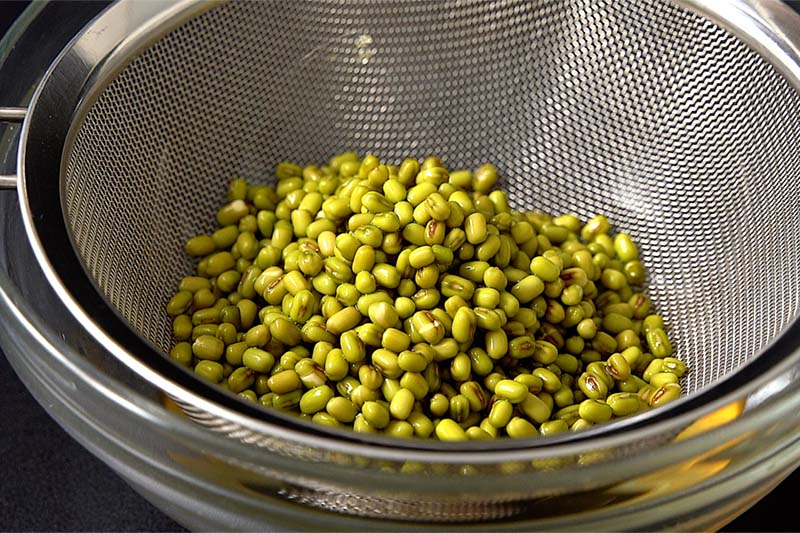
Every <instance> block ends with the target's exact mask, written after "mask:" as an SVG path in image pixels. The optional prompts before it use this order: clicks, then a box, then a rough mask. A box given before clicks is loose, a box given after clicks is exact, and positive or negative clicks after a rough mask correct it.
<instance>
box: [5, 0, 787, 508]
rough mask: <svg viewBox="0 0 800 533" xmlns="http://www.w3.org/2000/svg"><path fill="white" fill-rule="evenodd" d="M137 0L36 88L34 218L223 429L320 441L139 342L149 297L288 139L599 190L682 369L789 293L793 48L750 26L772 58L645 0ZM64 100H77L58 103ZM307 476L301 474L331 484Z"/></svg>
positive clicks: (710, 369) (174, 388)
mask: <svg viewBox="0 0 800 533" xmlns="http://www.w3.org/2000/svg"><path fill="white" fill-rule="evenodd" d="M696 4H697V5H699V4H700V3H699V2H696ZM138 5H142V6H150V4H141V3H138V4H137V3H134V2H130V3H121V4H119V5H117V6H115V7H114V8H112V10H111V11H109V12H108V13H107V14H106V16H107V18H105V19H101V23H100V24H98V25H97V26H96V28H93V29H90V31H89V32H87V33H85V34H84V35H83V36H82V37H81V38H80V39H79V40H78V41H76V42H75V43H74V46H73V47H71V48H70V49H68V50H67V52H65V55H64V56H63V57H62V58H61V61H60V62H58V64H57V65H55V66H54V70H53V71H51V73H50V76H49V78H48V80H47V81H46V83H45V84H44V85H43V86H42V88H41V89H40V91H39V93H38V98H36V102H35V104H34V107H33V108H32V109H31V119H30V120H29V121H28V122H26V126H25V132H24V138H25V140H26V142H25V144H24V146H23V149H22V151H21V154H20V161H21V162H24V164H23V165H21V166H20V168H21V170H22V171H24V173H25V175H24V178H23V179H24V183H23V185H24V186H23V190H22V194H23V199H24V200H25V201H26V202H27V207H28V211H25V217H26V224H27V225H28V228H29V229H30V235H31V236H32V241H33V244H34V249H35V251H36V253H37V255H38V257H39V259H40V260H42V263H43V265H44V267H45V270H46V271H47V273H48V278H49V279H50V280H51V282H53V283H54V284H55V288H56V290H57V292H58V293H59V296H60V297H61V298H62V300H64V301H65V303H66V305H67V306H68V308H69V309H70V311H72V312H73V313H75V314H76V315H77V316H78V317H80V319H81V321H82V323H83V324H84V325H85V327H86V328H87V329H88V330H89V331H90V332H92V334H94V335H95V336H97V337H98V338H99V339H101V341H102V342H103V344H104V345H105V346H106V347H107V348H108V349H110V350H111V351H113V352H114V353H115V355H117V356H118V357H119V358H120V359H121V360H122V361H124V362H125V363H126V364H127V365H129V366H130V367H131V368H133V369H134V370H135V371H136V372H138V373H140V374H141V375H142V376H144V377H145V378H146V379H147V380H148V381H151V382H152V383H154V384H155V385H157V386H158V387H159V388H161V389H162V390H165V391H167V392H168V393H169V394H171V395H172V396H173V397H176V398H179V399H181V400H182V401H183V402H184V403H185V404H186V405H187V406H192V407H191V409H189V410H190V411H194V412H195V413H196V414H197V418H198V419H201V418H202V419H205V420H207V421H210V423H209V425H212V426H214V427H215V429H217V430H219V431H224V432H226V433H227V434H229V435H230V436H232V437H235V438H241V439H251V441H252V442H254V443H255V442H257V443H259V444H265V443H266V445H267V446H268V448H269V449H270V451H273V452H277V453H285V454H286V455H287V456H290V457H306V458H313V459H314V460H318V461H324V460H325V457H327V455H326V453H328V452H326V451H325V450H324V448H323V449H316V450H312V451H309V450H307V449H306V448H304V445H305V444H306V443H303V444H297V442H301V441H302V440H303V438H304V437H303V436H302V435H301V434H302V433H303V431H304V429H303V428H302V427H299V426H298V427H295V428H290V429H286V428H279V429H278V428H276V427H275V426H274V425H270V423H277V422H276V421H275V420H270V421H269V422H270V423H262V424H260V425H259V424H257V423H254V422H253V421H252V420H250V419H249V418H248V417H247V416H245V415H243V414H242V412H244V411H243V410H244V409H245V407H242V411H238V412H237V411H230V410H228V409H226V408H222V407H220V403H219V402H216V401H213V400H212V399H208V398H205V397H203V395H199V394H197V393H196V391H197V390H198V389H194V388H193V387H192V386H191V382H190V381H188V380H184V381H182V382H180V383H178V382H177V380H178V379H182V378H181V377H180V376H178V375H177V374H175V370H174V369H172V373H170V372H169V369H168V368H166V366H165V365H166V363H164V364H163V365H162V366H161V367H159V366H157V363H156V360H155V359H152V358H151V359H147V360H146V361H145V360H144V359H142V358H141V357H140V356H141V355H142V354H149V353H151V352H152V353H155V354H157V353H158V350H159V349H160V350H166V348H167V346H168V343H169V322H168V321H167V320H166V319H165V317H164V316H163V315H162V314H161V313H160V312H159V311H158V310H160V309H162V308H163V305H164V303H165V302H166V300H167V298H168V297H169V292H170V291H171V290H173V288H174V285H175V283H176V282H177V280H178V279H179V278H180V276H181V275H183V274H186V273H188V272H189V271H190V268H191V262H190V261H189V260H188V259H187V258H185V257H183V254H182V250H181V245H182V243H183V242H184V241H185V239H186V238H188V237H189V236H191V235H193V234H195V233H196V232H199V231H208V230H209V229H210V227H209V226H207V225H204V224H205V221H209V220H212V218H213V216H212V215H213V212H214V209H215V206H216V205H217V204H218V202H219V199H220V198H222V195H223V191H224V189H225V185H226V182H227V180H228V179H230V178H232V177H234V176H244V177H247V178H249V179H251V180H253V181H256V182H265V181H268V180H269V174H270V172H271V169H272V168H273V167H274V165H275V163H277V162H278V161H279V160H281V159H283V158H286V157H289V158H295V159H297V160H299V161H300V162H316V161H320V160H323V159H324V158H326V157H328V156H330V155H331V154H333V153H334V152H336V151H340V150H343V149H356V150H359V151H362V152H366V151H370V152H375V153H377V154H378V155H380V156H381V157H384V158H387V159H389V160H395V159H397V158H399V157H401V156H404V155H406V154H408V153H409V152H411V153H415V154H417V155H419V156H420V157H423V156H424V155H426V154H428V153H437V154H440V155H442V156H443V157H444V158H445V160H446V161H447V162H448V163H450V164H451V165H453V166H475V165H477V164H479V163H481V162H483V161H485V160H491V161H493V162H495V163H496V164H497V165H498V166H499V168H500V169H501V172H502V174H503V176H504V179H505V185H506V187H507V188H508V189H509V190H510V191H511V193H512V194H511V197H512V200H513V202H514V203H515V204H516V206H517V207H523V208H540V209H546V210H550V211H571V212H575V213H577V214H579V215H581V216H583V217H586V216H589V215H591V214H593V213H595V212H599V211H602V212H606V213H608V214H609V216H610V218H611V219H612V220H613V221H614V222H615V223H616V224H617V225H618V227H620V228H622V229H624V230H627V231H629V232H631V233H632V234H633V235H634V237H635V238H636V239H637V241H638V242H640V243H641V244H642V249H643V255H644V257H645V261H646V263H647V265H648V266H649V268H650V270H651V280H650V287H651V294H652V296H653V297H654V299H655V301H656V303H657V304H658V306H659V307H660V309H661V310H662V311H663V313H664V314H665V316H666V318H667V320H668V322H669V323H670V324H671V325H672V327H673V330H672V333H673V336H674V338H675V344H676V346H677V347H678V350H679V353H680V355H681V356H682V357H683V358H684V359H686V360H688V362H689V363H690V366H691V368H692V373H691V374H690V376H689V377H688V378H687V380H686V382H685V386H686V387H687V389H688V390H689V391H703V390H708V387H707V385H709V384H711V383H714V382H719V381H720V380H721V378H724V377H729V376H731V375H733V374H734V372H735V371H736V370H737V369H739V368H741V367H742V365H743V364H744V363H745V362H747V361H750V360H753V359H754V356H755V355H757V354H759V353H760V352H761V350H762V349H763V348H764V347H765V346H767V345H768V344H769V343H770V342H773V341H774V340H775V339H776V338H777V336H778V334H780V333H781V332H783V331H784V330H785V329H786V328H787V327H788V326H789V324H791V323H792V321H793V320H794V319H795V318H796V315H797V312H798V301H799V300H800V278H798V273H797V269H796V267H797V265H798V264H800V248H799V247H800V245H799V244H798V243H800V239H798V237H800V224H798V222H800V213H799V212H798V209H797V198H798V194H799V193H800V191H799V190H798V187H799V186H800V180H798V179H797V177H798V174H799V173H800V154H798V153H797V151H796V150H794V139H796V138H797V135H798V134H800V118H798V117H800V114H799V113H798V110H800V98H799V97H798V95H797V92H796V91H795V90H794V89H793V88H792V85H791V82H790V81H791V80H792V78H791V76H792V72H793V71H792V69H791V61H790V60H791V56H789V55H786V54H784V55H783V56H778V55H776V54H777V52H776V51H775V49H774V48H773V47H770V46H768V43H767V44H765V45H764V46H763V48H756V49H757V50H758V51H759V52H761V53H764V54H767V55H769V57H770V59H771V61H773V63H774V64H775V65H778V66H779V69H780V70H776V67H774V66H773V65H771V64H770V63H769V62H768V61H767V60H765V59H764V58H763V57H762V56H760V55H759V54H758V53H757V52H756V51H754V50H753V49H751V48H750V47H748V46H747V44H745V42H746V41H747V39H744V40H742V39H740V38H739V37H737V36H735V35H732V34H730V33H727V32H726V31H725V30H723V29H721V28H720V27H718V26H716V25H714V24H713V23H711V22H709V20H707V19H704V18H701V17H699V16H697V15H695V14H692V13H691V12H689V11H686V10H684V9H682V8H680V7H678V6H675V5H673V4H669V3H666V2H658V1H652V2H611V1H607V2H593V1H588V0H574V1H564V2H531V3H527V4H519V3H515V2H498V3H495V4H491V5H489V4H485V3H482V2H477V1H475V2H452V3H431V4H418V3H403V2H394V1H382V2H377V3H373V4H369V5H362V4H360V3H359V4H355V3H346V2H345V3H335V4H334V3H329V2H320V3H302V4H298V5H291V6H287V5H285V4H282V3H281V5H280V7H281V8H280V9H277V8H276V5H277V4H270V3H266V2H265V3H231V4H225V5H221V6H212V5H199V4H177V5H175V6H172V5H170V7H168V8H165V7H164V6H163V5H155V4H153V5H152V10H150V11H148V9H149V8H143V9H145V11H146V12H144V13H142V12H140V11H137V9H135V7H136V6H138ZM731 5H732V4H731ZM121 6H122V7H124V9H123V8H122V7H121ZM712 8H713V6H705V8H704V9H707V10H710V9H712ZM136 13H138V14H136ZM131 14H136V16H135V17H134V18H132V19H131V20H132V21H133V22H130V23H127V22H126V23H120V24H121V25H120V26H117V25H115V21H116V18H117V17H123V15H124V16H125V17H128V16H130V15H131ZM112 15H113V16H112ZM192 17H193V18H192ZM119 20H120V21H122V20H128V19H124V18H120V19H119ZM734 22H735V21H734ZM173 27H174V29H172V28H173ZM729 27H732V28H733V27H735V24H734V23H731V24H730V25H729ZM760 27H763V28H767V30H765V31H767V33H766V34H767V35H770V36H771V38H774V35H773V34H771V33H769V31H768V29H769V26H767V25H766V24H762V25H761V26H760ZM310 28H311V29H314V30H316V31H311V30H310ZM95 30H96V31H95ZM100 30H103V31H100ZM169 30H172V31H169ZM164 32H168V33H164ZM156 36H158V37H159V38H158V39H157V38H156ZM784 64H786V65H788V66H787V67H786V69H785V70H784V69H783V68H781V67H780V66H781V65H784ZM56 74H58V75H56ZM781 74H784V75H785V76H787V77H783V76H782V75H781ZM63 76H66V79H65V78H64V77H63ZM787 79H788V80H790V81H787ZM65 109H66V110H73V109H77V110H78V112H77V114H76V115H75V116H76V119H75V121H74V122H73V121H72V113H71V112H70V113H62V114H61V115H58V114H56V116H53V114H52V112H53V111H55V110H65ZM45 117H47V118H45ZM309 132H314V135H313V136H312V135H309ZM44 141H47V143H45V142H44ZM48 143H49V144H48ZM62 155H63V159H62ZM34 184H35V187H34V186H33V185H34ZM62 209H63V211H62ZM62 217H63V218H62ZM64 218H65V219H66V224H67V227H63V219H64ZM47 232H52V233H47ZM71 241H72V242H74V244H75V245H76V248H77V251H78V256H77V257H74V258H73V257H72V255H74V252H73V251H72V249H71V247H70V243H71ZM83 268H85V269H86V272H88V274H89V277H90V280H86V278H85V276H84V271H83ZM95 287H98V288H99V291H100V295H99V296H98V294H97V293H95V292H94V288H95ZM775 295H780V297H776V296H775ZM104 301H105V302H109V303H110V306H109V307H104V306H103V302H104ZM109 309H110V310H111V311H114V312H118V313H119V314H120V315H121V316H122V317H123V319H124V320H125V321H126V322H122V323H120V322H119V321H116V319H115V318H114V316H113V314H112V313H111V312H109ZM126 323H127V324H130V326H131V327H132V329H133V330H134V331H135V332H136V334H138V335H139V336H141V337H142V338H144V339H145V341H144V342H142V341H141V340H137V336H136V335H132V334H130V332H127V333H126V330H125V324H126ZM120 324H121V325H120ZM151 345H152V346H155V348H156V350H155V351H154V350H152V349H151ZM764 364H767V363H764ZM758 372H759V373H760V372H766V370H765V369H764V368H763V367H762V368H761V369H760V370H758ZM720 394H722V393H720ZM683 405H684V410H686V409H689V408H690V407H686V406H692V405H693V404H691V402H689V403H687V402H684V404H683ZM694 405H695V406H696V405H697V404H694ZM700 408H702V407H700ZM278 422H279V421H278ZM243 428H244V429H243ZM553 442H556V441H553ZM328 443H330V441H328ZM332 446H333V445H332V444H331V447H330V448H328V451H330V450H331V449H332ZM517 446H521V445H517ZM531 446H534V444H531ZM342 447H344V444H342ZM376 448H378V447H376ZM488 451H489V450H487V452H488ZM483 457H485V458H488V457H491V456H490V455H487V454H484V455H483ZM487 460H488V459H487ZM304 490H311V489H304ZM318 492H319V494H317V495H316V496H315V497H314V498H311V497H308V494H307V493H306V492H303V493H302V494H301V493H297V494H295V497H296V498H298V499H302V500H303V501H304V502H306V503H307V504H313V502H317V503H316V505H319V506H323V507H326V508H327V507H330V506H332V505H333V503H331V502H334V503H335V502H337V501H338V502H339V503H341V498H343V497H345V496H344V495H342V494H341V493H337V492H336V491H333V492H331V489H330V487H328V486H325V487H322V488H320V489H319V490H318ZM323 493H325V494H323ZM287 497H289V498H291V497H292V496H291V494H290V495H288V496H287ZM337 498H338V500H337ZM346 498H347V499H348V501H350V502H351V503H352V502H355V503H358V502H357V501H356V500H358V499H359V498H362V499H363V498H366V496H364V495H358V494H348V495H346ZM410 498H411V499H410V500H409V501H411V502H413V501H414V495H411V496H410ZM517 498H518V499H519V501H523V500H524V498H523V496H520V495H518V496H517ZM306 500H307V501H306ZM498 503H499V502H498V501H492V502H488V503H487V505H489V504H491V505H490V507H487V508H486V510H485V514H484V516H496V514H493V513H497V509H498V508H497V507H492V506H493V505H495V504H498ZM370 505H371V504H370ZM370 505H367V506H366V507H363V506H359V505H352V508H353V509H356V508H358V509H364V508H368V509H369V508H372V507H370ZM397 508H398V509H401V510H402V511H401V513H400V514H402V513H404V512H405V510H406V509H407V508H409V507H406V506H403V505H400V506H398V507H397ZM410 508H413V505H412V506H411V507H410ZM419 508H420V509H427V507H425V506H420V507H419ZM457 510H458V509H456V510H452V509H451V510H448V512H447V513H441V514H438V515H437V514H436V512H433V513H432V514H433V515H435V516H434V518H430V517H429V516H427V515H426V516H425V517H420V518H424V519H435V520H450V519H456V518H457V517H458V516H460V515H459V513H458V512H457ZM461 510H462V511H463V509H461ZM375 512H380V510H377V511H375Z"/></svg>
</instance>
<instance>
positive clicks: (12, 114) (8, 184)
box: [0, 107, 28, 189]
mask: <svg viewBox="0 0 800 533" xmlns="http://www.w3.org/2000/svg"><path fill="white" fill-rule="evenodd" d="M27 112H28V110H27V109H26V108H24V107H0V121H2V122H22V121H23V120H25V115H26V114H27ZM16 186H17V176H16V175H13V174H12V175H0V189H14V188H16Z"/></svg>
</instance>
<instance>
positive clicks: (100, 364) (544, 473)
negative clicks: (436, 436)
mask: <svg viewBox="0 0 800 533" xmlns="http://www.w3.org/2000/svg"><path fill="white" fill-rule="evenodd" d="M101 8H102V5H100V4H92V3H87V4H75V5H74V8H73V9H71V10H70V14H69V16H63V8H61V9H59V8H58V5H57V4H48V3H36V4H34V5H32V6H31V8H29V9H28V11H27V12H26V13H25V14H24V15H23V17H22V18H21V19H20V20H19V21H18V22H17V23H16V25H15V27H14V28H13V29H12V31H11V32H9V34H7V35H6V37H5V38H4V40H3V41H2V43H0V61H1V62H2V63H1V64H0V80H4V81H3V92H2V94H3V98H4V101H3V102H2V103H3V104H4V105H25V104H26V103H27V101H28V99H29V97H30V95H31V94H32V91H33V89H34V88H35V86H36V83H37V81H38V80H39V79H40V77H41V75H42V74H43V73H44V71H45V70H46V68H47V66H48V65H49V63H50V62H51V61H52V59H53V58H54V57H55V56H56V55H57V54H58V52H59V51H60V50H61V48H62V47H63V46H64V45H65V44H66V42H67V41H68V40H69V38H70V37H71V35H73V34H74V33H75V32H77V31H78V30H79V29H80V28H81V27H82V26H83V25H84V24H85V23H86V22H87V21H88V20H89V19H90V18H91V17H93V16H94V15H95V14H96V13H97V12H98V11H99V10H100V9H101ZM56 21H57V22H58V24H54V22H56ZM53 27H57V28H58V29H57V31H53V32H48V39H46V40H44V41H39V40H38V36H39V35H41V32H42V29H43V28H53ZM33 43H36V46H32V44H33ZM22 50H24V51H26V52H27V53H25V54H22V53H21V51H22ZM1 131H2V135H1V136H0V139H2V143H0V154H1V155H2V157H1V158H0V160H2V161H3V164H4V165H5V168H4V170H5V171H6V172H8V171H13V167H14V159H15V149H16V146H15V144H14V142H13V141H14V139H15V137H16V133H17V128H16V127H13V126H6V127H4V128H3V129H2V130H1ZM0 345H1V346H2V349H3V350H4V352H5V354H6V356H7V357H8V359H9V361H10V362H11V364H12V366H13V367H14V369H15V371H16V372H17V374H18V375H19V376H20V378H21V379H22V380H23V382H24V383H25V384H26V386H27V387H28V388H29V390H30V391H31V393H32V394H33V395H34V396H35V397H36V399H37V400H38V401H39V403H41V404H42V406H44V407H45V409H46V410H47V411H48V413H49V414H50V415H51V416H52V417H53V418H54V419H56V420H57V421H58V423H59V424H61V426H62V427H64V428H65V429H66V430H67V431H68V432H69V433H70V435H72V436H73V437H74V438H75V439H76V440H78V441H79V442H80V443H81V444H82V445H83V446H85V447H86V448H87V449H88V450H89V451H91V452H92V453H93V454H94V455H96V456H97V457H99V458H100V459H101V460H102V461H104V462H105V463H106V464H107V465H109V466H110V467H111V468H112V469H113V470H115V471H116V472H117V473H118V474H119V475H121V476H122V477H123V478H124V479H125V480H126V481H127V482H128V483H129V484H130V485H131V486H132V487H133V488H134V489H136V490H137V491H138V492H139V493H141V494H142V495H143V496H144V497H145V498H147V499H148V500H149V501H151V502H152V503H153V504H155V505H156V506H157V507H159V508H160V509H161V510H163V511H164V512H165V513H166V514H168V515H170V516H171V517H172V518H174V519H175V520H177V521H178V522H180V523H181V524H183V525H184V526H186V527H187V528H190V529H201V530H264V529H270V530H272V529H310V530H321V529H325V530H334V529H336V530H356V529H358V530H362V529H375V530H397V529H430V528H435V529H437V530H446V529H478V530H489V529H492V530H512V529H513V530H518V529H525V530H532V529H548V530H560V529H573V530H574V529H581V530H623V529H624V530H651V529H690V530H699V529H718V528H720V527H721V526H723V525H724V524H725V523H727V522H729V521H730V520H732V519H733V518H735V517H736V516H737V515H738V514H740V513H742V512H743V511H744V510H746V509H747V508H749V507H750V506H751V505H753V504H754V503H755V502H756V501H758V499H759V498H761V497H762V496H763V495H764V494H766V493H767V492H768V491H769V490H770V489H772V488H773V487H774V486H775V485H777V484H778V483H779V482H780V481H781V480H782V479H784V478H785V477H786V476H787V475H788V474H789V473H790V472H791V471H792V470H793V469H794V468H795V467H796V466H797V465H798V463H799V462H800V432H799V431H798V428H799V427H800V417H798V416H797V415H796V413H797V412H798V409H799V408H800V383H799V382H798V368H800V366H798V361H800V349H798V342H797V338H791V337H788V336H786V335H784V336H783V337H782V338H781V344H780V346H779V350H778V352H779V353H780V356H781V361H780V362H779V363H777V364H775V365H774V366H773V367H772V368H771V369H770V370H769V372H767V373H765V374H762V375H753V376H748V377H749V378H751V379H750V380H749V382H748V384H747V385H746V386H743V387H739V388H737V389H734V390H728V391H725V393H724V394H721V395H720V396H719V397H718V398H717V399H716V400H714V401H713V402H711V403H708V404H706V405H704V406H702V407H698V408H694V409H691V410H688V411H686V410H684V411H679V412H678V413H677V414H676V415H675V416H674V417H672V418H670V419H668V420H663V421H660V422H659V423H658V424H649V425H648V424H643V425H640V426H639V427H633V428H631V429H630V430H629V431H626V432H622V433H612V434H609V435H604V436H598V437H597V438H596V439H593V440H591V441H589V442H580V441H579V442H574V443H568V444H564V445H559V446H553V447H542V448H536V449H531V450H515V451H506V452H502V451H500V452H493V453H491V454H484V453H481V452H480V451H475V452H469V453H451V452H426V451H413V450H403V449H392V448H385V447H381V448H379V447H372V446H368V445H363V444H356V443H344V442H338V441H335V440H329V439H325V438H323V437H309V436H307V435H301V434H295V433H294V432H293V431H292V430H289V429H286V430H285V433H284V434H283V435H280V436H278V437H276V438H277V439H278V440H280V439H281V438H285V439H287V440H296V439H302V440H303V441H304V443H305V444H306V445H307V446H308V447H309V448H311V449H313V450H315V452H316V453H312V454H308V455H305V456H297V455H292V454H291V453H290V452H287V453H285V454H282V453H276V452H274V451H270V452H266V451H264V450H263V449H261V448H259V447H258V446H257V445H254V443H253V442H248V435H246V434H236V433H235V432H234V431H226V428H225V427H217V428H215V431H211V430H209V429H207V428H204V427H201V426H200V425H198V424H196V423H194V422H192V421H190V420H189V419H188V418H187V417H186V416H184V415H183V414H182V413H181V411H180V410H179V409H177V407H176V406H174V404H172V403H171V402H169V401H168V400H166V399H165V398H164V397H163V396H162V395H161V394H160V393H159V391H157V390H156V389H154V388H153V387H152V386H150V385H149V384H148V383H147V382H146V381H144V380H142V379H141V378H139V377H138V376H137V375H136V374H134V373H133V372H131V371H130V370H129V369H128V368H127V367H125V366H123V365H121V364H120V363H119V362H118V361H117V360H116V359H115V358H114V357H113V356H112V355H111V354H110V353H108V352H107V351H106V350H104V348H103V347H102V346H100V345H98V344H97V343H96V341H94V340H93V338H92V337H91V336H90V335H89V334H88V333H87V332H86V331H85V330H84V329H83V328H82V327H81V325H80V324H79V323H77V322H76V321H75V320H74V319H73V318H72V316H71V315H70V313H69V312H67V311H66V309H64V308H63V306H62V305H61V304H60V302H59V300H58V298H57V297H56V295H55V294H54V293H53V292H52V290H51V289H50V285H49V283H48V282H47V280H46V279H45V278H44V273H43V272H42V271H41V270H40V269H39V267H38V266H37V264H36V261H35V259H34V256H33V253H32V251H31V249H30V246H29V245H28V242H27V239H26V236H25V231H24V228H23V224H22V219H21V216H20V214H19V205H18V202H17V197H16V195H15V194H14V193H13V192H3V193H0ZM236 416H237V415H236V414H233V413H231V416H230V419H232V420H235V419H236ZM271 446H273V447H274V442H273V443H272V444H271ZM355 494H362V495H363V494H374V495H375V499H371V498H368V497H363V496H354V495H355ZM487 494H488V495H491V496H490V497H488V498H487ZM487 501H488V502H489V503H491V506H490V507H486V506H487V505H489V503H486V502H487ZM387 502H390V504H389V505H387ZM414 502H417V503H416V508H415V509H414V511H415V513H416V514H418V515H419V514H422V515H424V516H427V519H426V520H427V521H426V520H417V521H409V520H406V519H404V516H405V515H406V514H407V513H408V512H409V506H411V505H415V503H414ZM431 502H439V503H440V504H441V505H434V504H432V503H431ZM478 502H483V503H478ZM426 509H427V511H426ZM478 516H481V517H484V518H485V517H487V516H488V517H489V518H490V519H489V520H484V521H480V522H478V521H475V520H473V519H474V518H476V517H478ZM443 519H444V520H446V521H445V522H439V521H438V520H443Z"/></svg>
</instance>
